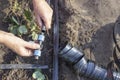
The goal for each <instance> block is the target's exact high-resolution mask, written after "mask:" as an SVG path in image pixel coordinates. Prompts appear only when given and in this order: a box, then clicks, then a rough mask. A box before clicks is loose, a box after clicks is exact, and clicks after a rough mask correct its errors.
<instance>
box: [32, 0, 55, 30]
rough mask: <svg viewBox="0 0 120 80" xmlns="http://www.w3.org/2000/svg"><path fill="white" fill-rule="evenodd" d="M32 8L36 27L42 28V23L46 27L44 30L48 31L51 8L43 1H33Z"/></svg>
mask: <svg viewBox="0 0 120 80" xmlns="http://www.w3.org/2000/svg"><path fill="white" fill-rule="evenodd" d="M33 7H34V12H35V17H36V19H37V23H38V25H39V26H40V27H42V21H43V22H44V24H45V26H46V29H47V30H48V29H50V28H51V21H52V15H53V10H52V8H51V7H50V6H49V5H48V3H47V2H46V1H45V0H33Z"/></svg>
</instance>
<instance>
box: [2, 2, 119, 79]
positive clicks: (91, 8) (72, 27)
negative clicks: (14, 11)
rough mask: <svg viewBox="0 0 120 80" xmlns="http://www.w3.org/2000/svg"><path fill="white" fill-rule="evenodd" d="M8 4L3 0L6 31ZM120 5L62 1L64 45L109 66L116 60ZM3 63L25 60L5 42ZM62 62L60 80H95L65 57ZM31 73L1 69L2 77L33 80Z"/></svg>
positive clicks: (61, 41)
mask: <svg viewBox="0 0 120 80" xmlns="http://www.w3.org/2000/svg"><path fill="white" fill-rule="evenodd" d="M8 3H9V2H8V0H1V1H0V28H1V29H2V30H6V28H7V26H8V25H7V24H3V23H2V19H3V17H4V16H5V13H6V12H7V10H6V8H7V7H9V4H8ZM119 4H120V1H119V0H59V15H60V17H59V18H60V44H64V42H66V41H68V42H70V43H71V44H72V45H74V46H75V47H76V48H77V49H79V50H81V51H82V52H84V53H85V56H86V57H87V58H88V59H92V60H94V61H95V62H96V63H97V64H98V65H103V66H105V67H106V66H107V64H108V63H109V62H110V60H112V52H113V40H112V39H113V38H112V30H113V26H114V22H115V21H116V19H117V17H118V16H119V15H120V14H119V13H120V5H119ZM47 48H48V49H49V47H47ZM0 62H1V63H22V62H21V60H19V57H18V56H17V55H15V54H14V53H12V52H11V51H9V50H8V49H7V48H5V47H4V46H3V45H1V46H0ZM28 62H29V61H28ZM49 64H50V63H49ZM59 65H60V75H59V78H60V79H59V80H92V79H85V78H83V77H79V76H78V75H76V74H75V73H74V71H73V70H72V68H71V67H70V66H69V67H68V65H67V64H66V63H65V61H64V60H62V59H61V58H60V64H59ZM31 72H32V71H31V70H9V71H8V70H7V71H1V72H0V73H1V74H0V79H2V80H33V79H32V78H31ZM28 73H29V74H28ZM49 80H51V79H49Z"/></svg>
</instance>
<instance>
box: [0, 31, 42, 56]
mask: <svg viewBox="0 0 120 80" xmlns="http://www.w3.org/2000/svg"><path fill="white" fill-rule="evenodd" d="M0 43H2V44H4V45H5V46H7V47H8V48H10V49H11V50H12V51H14V52H16V53H17V54H18V55H20V56H32V55H33V53H32V50H34V49H39V48H40V45H39V44H36V43H30V42H27V41H24V40H23V39H21V38H19V37H16V36H14V35H13V34H12V33H7V32H4V31H0Z"/></svg>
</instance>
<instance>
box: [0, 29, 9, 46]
mask: <svg viewBox="0 0 120 80" xmlns="http://www.w3.org/2000/svg"><path fill="white" fill-rule="evenodd" d="M8 34H9V33H7V32H4V31H1V30H0V43H2V44H5V42H6V41H7V40H6V39H7V37H8V36H7V35H8Z"/></svg>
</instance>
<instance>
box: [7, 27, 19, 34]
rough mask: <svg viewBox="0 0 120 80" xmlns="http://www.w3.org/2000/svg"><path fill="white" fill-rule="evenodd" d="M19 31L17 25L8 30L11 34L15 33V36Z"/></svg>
mask: <svg viewBox="0 0 120 80" xmlns="http://www.w3.org/2000/svg"><path fill="white" fill-rule="evenodd" d="M17 29H18V27H17V26H16V25H14V26H10V27H9V28H8V30H9V31H10V32H11V33H13V34H15V35H16V34H17Z"/></svg>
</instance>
